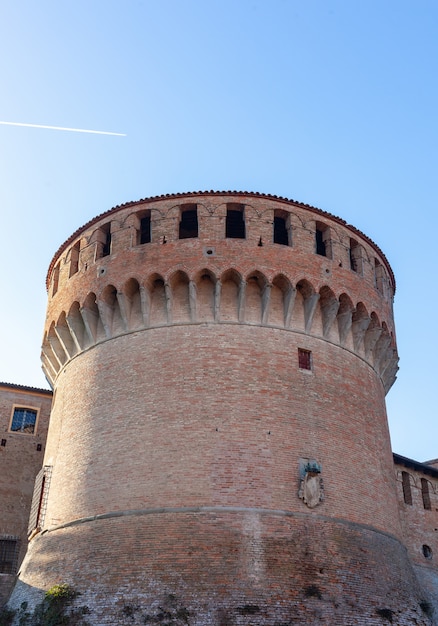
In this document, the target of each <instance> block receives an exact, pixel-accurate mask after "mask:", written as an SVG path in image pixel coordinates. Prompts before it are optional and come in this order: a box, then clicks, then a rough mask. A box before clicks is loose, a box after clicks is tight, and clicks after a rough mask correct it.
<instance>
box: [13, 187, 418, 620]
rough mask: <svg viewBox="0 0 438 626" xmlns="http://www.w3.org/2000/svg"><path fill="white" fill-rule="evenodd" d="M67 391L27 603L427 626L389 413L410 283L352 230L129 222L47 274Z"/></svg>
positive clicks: (240, 197)
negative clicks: (404, 288)
mask: <svg viewBox="0 0 438 626" xmlns="http://www.w3.org/2000/svg"><path fill="white" fill-rule="evenodd" d="M47 286H48V290H49V303H48V310H47V321H46V327H45V333H44V343H43V353H42V359H43V367H44V370H45V372H46V375H47V378H48V379H49V380H50V382H51V384H52V385H53V389H54V404H53V411H52V416H51V424H50V430H49V437H48V441H47V449H46V454H45V460H44V468H45V469H44V472H45V479H44V480H42V481H40V483H41V486H40V491H39V492H38V491H37V493H36V500H35V501H36V502H37V503H38V506H37V507H35V508H34V511H33V516H32V519H31V525H30V530H31V531H32V530H33V536H32V539H31V541H30V544H29V551H28V554H27V557H26V559H25V562H24V563H23V566H22V570H21V574H20V580H19V583H18V585H17V587H16V590H15V592H14V595H13V598H12V603H15V604H16V605H18V604H19V603H20V602H21V601H22V600H23V599H27V600H29V598H32V597H33V595H32V594H33V593H35V594H36V595H38V593H37V592H36V591H35V590H38V592H39V591H40V590H42V589H47V588H49V587H50V586H52V585H54V584H56V583H61V582H66V583H69V584H71V585H72V586H73V587H74V588H75V589H76V590H78V591H79V592H80V593H81V594H82V595H81V603H82V604H86V605H87V606H88V607H89V609H90V614H89V616H88V621H89V623H90V624H95V625H103V624H108V625H109V624H111V625H113V624H125V623H126V624H133V623H138V624H158V623H166V624H190V625H191V626H204V625H212V626H213V625H214V626H231V625H235V624H236V625H241V624H242V625H243V624H245V625H251V626H258V625H272V626H274V625H286V624H315V623H319V624H324V625H339V624H345V625H349V626H350V625H353V624H384V623H388V620H393V621H394V623H397V624H399V625H404V624H428V623H429V620H428V618H427V616H426V615H425V613H424V612H423V611H422V609H421V604H422V601H423V598H422V594H421V591H420V589H419V587H418V584H417V582H416V579H415V577H414V575H413V573H412V570H411V566H410V564H409V561H408V559H407V556H406V550H405V548H404V546H403V542H402V537H401V531H400V525H399V519H398V510H397V500H396V493H395V481H394V469H393V461H392V454H391V448H390V440H389V433H388V426H387V419H386V411H385V400H384V398H385V393H386V391H387V390H388V389H389V388H390V387H391V385H392V383H393V382H394V379H395V374H396V371H397V360H398V359H397V352H396V342H395V331H394V320H393V312H392V301H393V295H394V288H395V283H394V276H393V273H392V270H391V268H390V266H389V264H388V262H387V260H386V258H385V256H384V255H383V253H382V252H381V250H380V249H379V248H378V247H377V246H376V245H375V244H374V243H373V242H372V241H371V240H370V239H369V238H368V237H366V236H365V235H364V234H363V233H361V232H360V231H358V230H357V229H356V228H354V227H353V226H350V225H348V224H347V223H346V222H344V221H343V220H341V219H339V218H338V217H335V216H333V215H331V214H329V213H326V212H324V211H321V210H319V209H316V208H314V207H311V206H308V205H305V204H300V203H298V202H295V201H292V200H287V199H285V198H278V197H275V196H270V195H262V194H258V193H247V192H243V193H239V192H198V193H184V194H173V195H167V196H160V197H155V198H149V199H146V200H140V201H138V202H131V203H127V204H124V205H121V206H117V207H115V208H113V209H111V210H110V211H108V212H106V213H104V214H102V215H99V216H98V217H96V218H94V219H92V220H91V221H90V222H88V223H87V224H86V225H85V226H83V227H82V228H80V229H79V230H77V231H76V232H75V233H74V234H73V235H72V236H71V237H70V238H69V239H68V240H67V241H66V242H65V243H64V244H63V245H62V246H61V248H60V249H59V250H58V252H57V253H56V254H55V257H54V259H53V261H52V263H51V265H50V269H49V273H48V277H47Z"/></svg>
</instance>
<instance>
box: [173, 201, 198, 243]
mask: <svg viewBox="0 0 438 626" xmlns="http://www.w3.org/2000/svg"><path fill="white" fill-rule="evenodd" d="M178 235H179V239H192V238H194V237H197V236H198V208H197V206H196V204H188V205H186V206H183V207H181V219H180V222H179V234H178Z"/></svg>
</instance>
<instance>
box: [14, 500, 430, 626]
mask: <svg viewBox="0 0 438 626" xmlns="http://www.w3.org/2000/svg"><path fill="white" fill-rule="evenodd" d="M157 538H160V540H159V541H157ZM382 554H384V555H385V559H382ZM59 581H63V582H67V583H70V584H71V585H72V586H73V587H74V588H75V589H76V590H78V591H80V593H81V596H80V597H79V598H78V600H77V604H78V605H85V606H87V607H88V608H89V609H90V614H89V615H87V616H86V617H87V620H88V622H89V623H90V624H93V625H95V626H98V625H99V626H100V625H102V626H103V625H105V624H108V626H109V625H111V626H114V625H115V624H126V625H128V624H159V623H166V624H175V625H179V624H181V625H182V624H190V626H207V625H208V626H210V625H211V626H231V625H242V626H243V625H250V626H265V625H266V626H267V625H269V626H286V625H289V624H291V625H292V624H302V625H304V624H306V625H307V624H308V625H313V624H324V625H325V626H339V625H341V624H342V625H345V626H347V625H348V626H353V625H354V624H358V625H359V624H366V625H370V624H375V625H376V626H378V625H379V626H380V625H382V624H386V623H389V622H390V621H392V623H394V624H397V625H398V626H404V625H406V626H407V625H414V624H416V625H417V626H418V625H420V624H422V625H427V624H430V623H431V622H430V620H429V618H428V616H427V615H426V614H425V612H424V607H425V598H424V596H423V594H422V592H421V590H420V589H419V587H418V585H417V583H416V580H415V576H414V575H413V572H412V570H411V567H410V564H409V562H408V560H407V557H406V553H405V550H404V548H403V546H401V545H400V544H399V542H398V541H397V540H395V539H394V538H392V537H390V536H389V535H385V534H383V533H378V532H375V531H373V530H372V529H370V528H364V527H361V526H359V525H355V524H349V523H340V522H339V523H338V522H336V521H333V520H330V519H325V518H324V517H319V516H317V517H314V518H312V519H304V518H303V517H302V516H299V515H296V514H288V513H287V512H284V511H267V510H266V511H257V510H251V509H239V508H230V509H229V510H227V509H226V507H222V508H221V507H217V508H216V509H214V508H206V509H204V510H203V509H200V510H186V511H184V510H179V511H178V510H175V509H170V510H168V511H166V510H162V511H152V510H144V511H130V512H124V513H120V514H118V515H117V516H111V515H109V516H102V517H101V518H99V519H96V520H81V521H80V522H78V523H76V524H73V525H71V526H67V527H65V528H60V529H57V530H53V531H51V532H49V533H46V534H44V535H42V536H39V537H37V538H35V539H34V540H33V541H32V543H31V547H30V551H29V553H28V556H27V558H26V561H25V563H24V564H23V567H22V571H21V575H20V584H19V585H17V587H16V589H15V592H14V594H13V597H12V598H11V602H10V604H11V605H12V606H14V607H16V608H19V606H20V604H21V602H22V601H23V600H26V601H29V599H32V597H34V599H35V600H36V599H41V593H40V594H38V593H35V591H36V590H39V589H47V588H49V587H50V586H51V585H53V584H56V583H59ZM422 607H423V608H422Z"/></svg>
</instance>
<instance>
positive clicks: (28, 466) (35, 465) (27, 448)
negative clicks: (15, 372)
mask: <svg viewBox="0 0 438 626" xmlns="http://www.w3.org/2000/svg"><path fill="white" fill-rule="evenodd" d="M51 400H52V394H51V392H49V391H46V390H42V389H33V388H27V387H21V386H19V385H12V384H5V383H0V442H1V445H0V502H1V514H0V540H12V541H14V540H15V539H16V540H17V545H18V552H17V554H16V560H14V563H13V565H12V569H11V571H10V572H5V571H2V572H0V603H2V602H4V601H5V600H6V599H7V597H8V595H9V593H10V591H11V588H12V585H13V583H14V581H15V575H16V573H17V571H18V567H19V565H20V563H21V561H22V560H23V557H24V555H25V552H26V549H27V526H28V519H29V512H30V504H31V500H32V493H33V487H34V480H35V476H36V474H37V473H38V471H39V470H40V468H41V466H42V462H43V458H44V449H45V443H46V437H47V429H48V424H49V415H50V405H51ZM14 407H16V408H23V407H25V408H31V409H33V410H35V411H37V422H36V427H35V431H34V432H33V433H29V432H21V431H16V432H13V431H11V420H12V416H13V412H14ZM39 447H40V449H38V448H39ZM3 556H4V553H2V557H3ZM0 567H1V569H3V570H8V569H9V566H7V565H6V564H5V563H2V566H0Z"/></svg>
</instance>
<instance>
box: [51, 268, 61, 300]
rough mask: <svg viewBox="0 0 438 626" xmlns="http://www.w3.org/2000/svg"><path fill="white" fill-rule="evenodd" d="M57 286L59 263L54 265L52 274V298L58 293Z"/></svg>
mask: <svg viewBox="0 0 438 626" xmlns="http://www.w3.org/2000/svg"><path fill="white" fill-rule="evenodd" d="M58 286H59V263H58V264H57V265H55V267H54V269H53V274H52V296H54V295H55V293H56V292H57V291H58Z"/></svg>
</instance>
